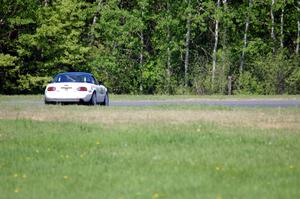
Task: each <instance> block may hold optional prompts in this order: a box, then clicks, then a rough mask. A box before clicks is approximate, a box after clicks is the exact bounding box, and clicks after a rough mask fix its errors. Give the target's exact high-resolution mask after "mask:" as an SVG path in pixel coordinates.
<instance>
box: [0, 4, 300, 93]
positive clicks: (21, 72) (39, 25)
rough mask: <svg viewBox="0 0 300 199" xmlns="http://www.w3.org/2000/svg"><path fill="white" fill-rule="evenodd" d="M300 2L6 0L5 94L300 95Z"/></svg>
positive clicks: (0, 27) (1, 55)
mask: <svg viewBox="0 0 300 199" xmlns="http://www.w3.org/2000/svg"><path fill="white" fill-rule="evenodd" d="M299 42H300V0H14V1H12V0H0V76H1V78H0V93H2V94H20V93H23V94H26V93H41V92H42V91H43V89H44V87H45V85H46V84H47V83H48V82H49V81H50V80H51V78H52V77H53V76H54V75H55V74H57V73H58V72H64V71H85V72H92V73H93V74H94V75H95V76H96V77H97V78H98V79H99V80H102V81H103V82H104V83H105V84H106V85H107V87H108V88H109V89H110V91H111V92H113V93H118V94H120V93H131V94H183V93H194V94H226V93H228V92H232V93H233V94H299V93H300V64H299V63H300V56H299Z"/></svg>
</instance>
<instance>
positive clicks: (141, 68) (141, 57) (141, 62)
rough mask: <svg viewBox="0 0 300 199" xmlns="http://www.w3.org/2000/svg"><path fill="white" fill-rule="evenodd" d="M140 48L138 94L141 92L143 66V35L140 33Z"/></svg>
mask: <svg viewBox="0 0 300 199" xmlns="http://www.w3.org/2000/svg"><path fill="white" fill-rule="evenodd" d="M140 40H141V46H140V71H141V79H140V92H142V91H143V83H142V71H143V64H144V34H143V32H141V35H140Z"/></svg>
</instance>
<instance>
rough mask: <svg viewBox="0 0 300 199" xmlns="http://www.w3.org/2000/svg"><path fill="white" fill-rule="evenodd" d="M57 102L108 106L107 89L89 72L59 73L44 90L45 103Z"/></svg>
mask: <svg viewBox="0 0 300 199" xmlns="http://www.w3.org/2000/svg"><path fill="white" fill-rule="evenodd" d="M57 102H63V103H65V102H73V103H88V104H91V105H96V104H100V105H105V106H108V105H109V97H108V90H107V88H106V87H105V86H103V85H102V83H100V84H99V82H98V81H97V80H96V79H95V78H94V76H93V75H92V74H90V73H83V72H66V73H59V74H58V75H56V76H55V77H54V79H53V81H52V82H51V83H50V84H48V85H47V87H46V90H45V104H51V103H57Z"/></svg>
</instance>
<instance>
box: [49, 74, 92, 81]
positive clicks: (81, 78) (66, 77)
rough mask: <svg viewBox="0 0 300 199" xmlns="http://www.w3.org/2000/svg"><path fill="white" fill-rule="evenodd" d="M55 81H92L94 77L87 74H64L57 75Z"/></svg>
mask: <svg viewBox="0 0 300 199" xmlns="http://www.w3.org/2000/svg"><path fill="white" fill-rule="evenodd" d="M53 82H56V83H57V82H86V83H92V79H91V78H90V77H89V76H87V75H73V74H62V75H57V76H56V77H55V78H54V80H53Z"/></svg>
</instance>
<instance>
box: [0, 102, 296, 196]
mask: <svg viewBox="0 0 300 199" xmlns="http://www.w3.org/2000/svg"><path fill="white" fill-rule="evenodd" d="M58 108H59V107H58ZM66 108H67V109H69V108H71V107H66ZM111 111H115V110H111ZM299 151H300V134H299V132H297V130H287V129H257V128H245V127H239V126H229V127H224V126H220V125H217V124H215V123H209V122H201V121H199V122H195V123H186V124H170V123H168V122H158V123H152V122H150V123H149V124H145V123H140V124H133V123H131V124H114V125H104V124H83V123H78V122H77V123H75V122H57V121H52V122H38V121H32V120H23V119H14V120H0V193H1V194H0V198H1V199H2V198H3V199H10V198H13V199H17V198H31V199H34V198H36V199H40V198H43V199H47V198H53V199H54V198H55V199H59V198H63V199H67V198H72V199H74V198H105V199H110V198H111V199H118V198H123V199H133V198H149V199H151V198H153V199H154V198H171V199H176V198H178V199H179V198H191V199H193V198H213V199H214V198H223V199H224V198H230V199H232V198H246V199H247V198H270V199H275V198H278V199H281V198H299V197H300V189H299V187H300V153H299Z"/></svg>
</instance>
